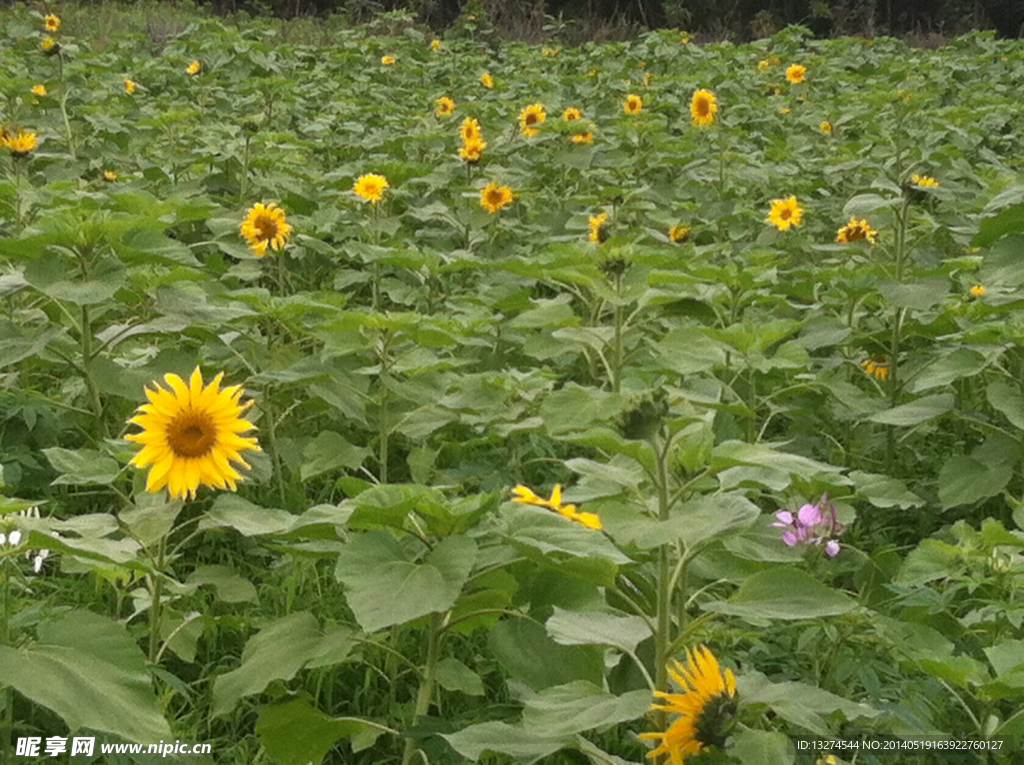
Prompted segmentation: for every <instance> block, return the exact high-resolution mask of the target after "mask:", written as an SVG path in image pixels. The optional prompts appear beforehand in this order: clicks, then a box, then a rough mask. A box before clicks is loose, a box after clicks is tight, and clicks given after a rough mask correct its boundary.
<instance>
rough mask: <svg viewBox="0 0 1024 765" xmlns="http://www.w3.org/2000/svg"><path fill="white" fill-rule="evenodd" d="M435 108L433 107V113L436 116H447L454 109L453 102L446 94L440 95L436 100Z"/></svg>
mask: <svg viewBox="0 0 1024 765" xmlns="http://www.w3.org/2000/svg"><path fill="white" fill-rule="evenodd" d="M436 103H437V108H436V109H434V114H436V115H437V116H438V117H447V116H448V115H450V114H451V113H452V112H454V111H455V102H454V101H452V100H451V99H450V98H448V96H441V97H440V98H439V99H437V101H436Z"/></svg>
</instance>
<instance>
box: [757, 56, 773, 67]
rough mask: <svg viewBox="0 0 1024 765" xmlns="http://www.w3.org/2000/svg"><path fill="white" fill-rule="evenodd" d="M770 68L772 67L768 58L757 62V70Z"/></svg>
mask: <svg viewBox="0 0 1024 765" xmlns="http://www.w3.org/2000/svg"><path fill="white" fill-rule="evenodd" d="M770 66H771V63H770V62H769V61H768V59H766V58H763V59H761V60H760V61H758V62H757V68H758V69H767V68H768V67H770Z"/></svg>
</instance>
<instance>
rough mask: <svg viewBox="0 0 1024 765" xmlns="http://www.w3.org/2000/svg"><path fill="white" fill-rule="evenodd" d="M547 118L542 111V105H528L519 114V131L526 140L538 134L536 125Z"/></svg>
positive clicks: (546, 114) (545, 113)
mask: <svg viewBox="0 0 1024 765" xmlns="http://www.w3.org/2000/svg"><path fill="white" fill-rule="evenodd" d="M547 118H548V113H547V112H546V111H545V110H544V104H530V105H529V106H527V107H526V108H525V109H523V110H522V111H521V112H519V129H520V130H521V131H522V133H523V135H525V136H526V137H527V138H529V137H530V136H534V135H537V133H539V132H540V131H539V130H538V129H537V125H539V124H541V123H542V122H544V120H546V119H547Z"/></svg>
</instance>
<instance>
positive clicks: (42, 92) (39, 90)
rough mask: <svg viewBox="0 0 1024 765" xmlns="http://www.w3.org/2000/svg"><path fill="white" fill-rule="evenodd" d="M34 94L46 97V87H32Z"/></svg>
mask: <svg viewBox="0 0 1024 765" xmlns="http://www.w3.org/2000/svg"><path fill="white" fill-rule="evenodd" d="M32 92H33V93H35V94H36V95H37V96H45V95H46V86H45V85H33V86H32Z"/></svg>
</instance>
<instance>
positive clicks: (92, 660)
mask: <svg viewBox="0 0 1024 765" xmlns="http://www.w3.org/2000/svg"><path fill="white" fill-rule="evenodd" d="M38 631H39V641H38V642H36V643H30V644H28V645H27V646H25V647H24V648H18V649H15V648H10V647H8V646H0V682H2V683H4V684H6V685H11V686H13V687H14V688H15V689H16V690H18V692H20V693H22V694H23V695H25V696H27V697H28V698H30V699H32V701H34V702H36V703H37V704H40V705H42V706H44V707H47V708H49V709H52V710H53V711H54V712H56V713H57V714H58V715H60V716H61V717H63V718H64V720H65V722H67V724H68V727H69V728H70V729H71V730H73V731H75V730H78V729H80V728H91V729H93V730H98V731H107V732H109V733H113V734H115V735H117V736H122V737H123V738H126V739H128V740H130V741H140V742H151V741H157V740H159V739H169V738H171V729H170V727H169V726H168V725H167V721H166V720H165V719H164V718H163V716H162V715H161V713H160V707H159V705H158V704H157V699H156V695H155V694H154V693H153V684H152V680H151V678H150V675H149V672H148V671H147V669H146V662H145V657H144V656H143V655H142V652H141V651H140V650H139V648H138V646H137V645H136V643H135V640H134V638H132V637H131V636H130V635H129V634H128V631H127V630H126V629H125V628H124V627H123V626H121V625H120V624H117V623H116V622H112V621H110V620H109V619H105V618H104V617H102V616H98V615H96V614H93V613H90V612H88V611H71V612H69V613H66V614H63V615H61V616H60V617H58V618H57V619H56V620H55V621H52V622H42V623H41V624H40V625H39V628H38Z"/></svg>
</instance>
